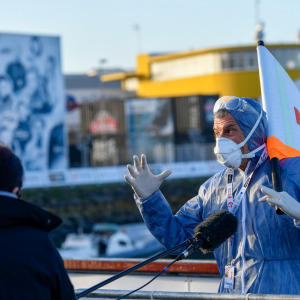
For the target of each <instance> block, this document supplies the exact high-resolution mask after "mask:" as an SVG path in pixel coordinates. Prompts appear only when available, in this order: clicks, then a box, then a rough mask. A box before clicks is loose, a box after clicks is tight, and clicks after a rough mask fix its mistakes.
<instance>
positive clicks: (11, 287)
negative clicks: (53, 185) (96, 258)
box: [0, 196, 75, 300]
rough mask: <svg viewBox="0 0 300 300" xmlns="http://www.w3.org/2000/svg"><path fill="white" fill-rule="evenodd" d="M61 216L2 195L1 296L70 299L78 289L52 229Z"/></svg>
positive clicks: (0, 239)
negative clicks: (54, 241)
mask: <svg viewBox="0 0 300 300" xmlns="http://www.w3.org/2000/svg"><path fill="white" fill-rule="evenodd" d="M60 223H61V219H60V218H58V217H57V216H55V215H53V214H51V213H49V212H47V211H45V210H42V209H41V208H39V207H37V206H34V205H32V204H30V203H27V202H25V201H22V200H18V199H14V198H10V197H4V196H0V299H3V300H10V299H12V300H20V299H22V300H27V299H28V300H48V299H49V300H50V299H51V300H60V299H64V300H69V299H72V300H73V299H75V294H74V289H73V286H72V284H71V282H70V279H69V277H68V274H67V272H66V270H65V268H64V265H63V261H62V259H61V257H60V255H59V253H58V251H57V249H56V247H55V246H54V244H53V243H52V242H51V240H50V239H49V237H48V232H49V231H51V230H52V229H54V228H55V227H57V226H58V225H59V224H60Z"/></svg>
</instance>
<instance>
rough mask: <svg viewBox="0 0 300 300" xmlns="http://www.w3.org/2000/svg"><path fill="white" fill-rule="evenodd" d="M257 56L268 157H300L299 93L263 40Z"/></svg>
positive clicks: (280, 158)
mask: <svg viewBox="0 0 300 300" xmlns="http://www.w3.org/2000/svg"><path fill="white" fill-rule="evenodd" d="M257 54H258V66H259V77H260V85H261V95H262V105H263V109H264V110H265V111H266V113H267V118H268V132H267V148H268V153H269V156H270V158H271V159H272V158H273V157H277V158H278V159H279V160H282V159H284V158H287V157H295V156H300V92H299V90H298V89H297V87H296V85H295V84H294V82H293V80H292V79H291V78H290V77H289V75H288V74H287V73H286V71H285V70H284V69H283V67H282V66H281V65H280V64H279V63H278V61H277V60H276V59H275V57H274V56H273V55H272V54H271V53H270V52H269V51H268V49H267V48H266V47H265V46H264V45H263V42H261V41H260V42H258V47H257Z"/></svg>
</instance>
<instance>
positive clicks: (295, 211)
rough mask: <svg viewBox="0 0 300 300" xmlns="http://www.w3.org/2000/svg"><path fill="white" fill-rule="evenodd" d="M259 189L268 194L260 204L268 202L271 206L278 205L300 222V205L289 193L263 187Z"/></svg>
mask: <svg viewBox="0 0 300 300" xmlns="http://www.w3.org/2000/svg"><path fill="white" fill-rule="evenodd" d="M259 188H260V189H261V191H262V192H263V193H264V194H266V196H264V197H262V198H260V199H259V200H258V201H259V202H264V201H267V202H268V203H269V205H270V206H275V205H276V206H278V207H279V208H281V210H282V211H284V212H285V213H286V214H287V215H289V216H290V217H292V218H293V219H295V220H300V203H299V202H298V201H297V200H295V199H294V198H293V197H292V196H290V195H289V194H288V193H287V192H276V191H274V190H273V189H270V188H268V187H266V186H263V185H260V186H259Z"/></svg>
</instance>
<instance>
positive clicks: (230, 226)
mask: <svg viewBox="0 0 300 300" xmlns="http://www.w3.org/2000/svg"><path fill="white" fill-rule="evenodd" d="M237 224H238V221H237V218H236V217H235V216H234V215H233V214H232V213H231V212H229V211H227V210H221V211H218V212H216V213H214V214H212V215H210V216H209V217H208V218H207V219H206V220H204V221H203V222H201V223H200V224H199V225H198V226H197V227H195V229H194V238H195V240H196V241H198V240H199V239H202V240H203V243H202V245H201V247H200V249H201V251H202V252H203V253H207V252H211V251H214V250H215V249H216V248H218V247H219V246H220V245H221V244H222V243H224V242H225V241H226V240H227V239H228V238H229V237H230V236H231V235H233V234H234V233H235V232H236V230H237Z"/></svg>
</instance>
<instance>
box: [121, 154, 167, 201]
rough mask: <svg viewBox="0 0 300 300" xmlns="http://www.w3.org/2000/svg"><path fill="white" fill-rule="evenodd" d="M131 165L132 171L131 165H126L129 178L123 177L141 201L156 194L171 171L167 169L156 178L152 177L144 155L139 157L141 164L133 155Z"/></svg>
mask: <svg viewBox="0 0 300 300" xmlns="http://www.w3.org/2000/svg"><path fill="white" fill-rule="evenodd" d="M133 163H134V169H133V167H132V166H131V165H127V169H128V172H129V174H130V176H131V177H129V176H127V175H125V176H124V178H125V180H126V181H127V182H128V183H129V184H130V185H131V187H132V189H133V190H134V192H135V193H136V195H137V196H138V197H139V198H141V199H146V198H148V197H149V196H151V195H152V194H153V193H154V192H156V191H157V190H158V189H159V187H160V185H161V184H162V182H163V181H164V180H165V179H166V178H167V177H168V176H169V175H170V174H171V173H172V171H171V170H169V169H168V170H165V171H163V172H162V173H161V174H159V175H157V176H156V175H153V174H152V173H151V171H150V170H149V168H148V165H147V160H146V155H145V154H142V155H141V163H140V160H139V158H138V157H137V156H136V155H134V156H133Z"/></svg>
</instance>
